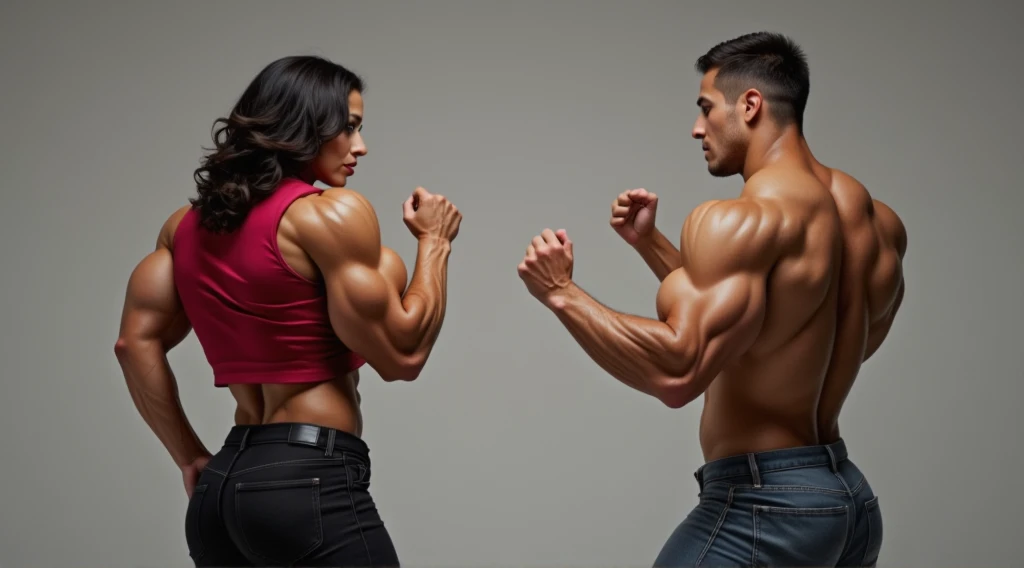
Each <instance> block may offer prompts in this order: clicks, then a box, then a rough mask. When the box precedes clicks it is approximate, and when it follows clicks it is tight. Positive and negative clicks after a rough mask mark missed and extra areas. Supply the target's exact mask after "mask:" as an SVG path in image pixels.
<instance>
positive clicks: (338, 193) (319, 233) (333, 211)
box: [282, 188, 380, 257]
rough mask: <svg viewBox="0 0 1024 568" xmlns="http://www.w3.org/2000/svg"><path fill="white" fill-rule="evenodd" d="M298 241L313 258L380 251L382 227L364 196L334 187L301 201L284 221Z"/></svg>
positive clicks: (287, 213) (291, 208) (290, 209)
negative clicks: (341, 253) (321, 255)
mask: <svg viewBox="0 0 1024 568" xmlns="http://www.w3.org/2000/svg"><path fill="white" fill-rule="evenodd" d="M282 221H286V222H287V223H288V224H289V225H291V228H292V230H293V231H294V234H295V238H296V240H297V241H298V242H299V243H300V244H301V245H302V248H304V249H306V251H307V252H308V253H309V254H310V255H311V256H313V257H317V256H318V253H319V254H328V253H330V254H335V255H336V254H338V253H340V252H342V251H345V252H346V253H352V254H360V253H364V252H371V253H372V252H373V251H375V250H376V251H378V253H379V249H380V225H379V223H378V221H377V214H376V212H375V211H374V209H373V205H371V204H370V201H369V200H368V199H366V197H365V196H363V195H362V194H360V193H359V192H357V191H354V190H351V189H347V188H332V189H327V190H324V191H323V192H320V193H316V194H311V195H308V196H306V197H303V198H300V199H298V200H296V201H295V203H294V204H292V206H291V207H289V208H288V211H286V213H285V219H283V220H282Z"/></svg>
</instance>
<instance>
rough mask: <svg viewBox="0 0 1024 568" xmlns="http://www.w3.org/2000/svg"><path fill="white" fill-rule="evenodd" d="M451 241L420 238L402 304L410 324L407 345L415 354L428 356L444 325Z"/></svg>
mask: <svg viewBox="0 0 1024 568" xmlns="http://www.w3.org/2000/svg"><path fill="white" fill-rule="evenodd" d="M451 248H452V245H451V242H449V241H448V240H445V239H438V238H434V239H430V238H425V239H420V240H419V248H418V251H417V254H416V268H415V269H414V270H413V274H412V279H411V280H410V282H409V287H408V289H406V291H405V294H404V295H403V296H402V305H403V306H404V308H405V311H406V313H407V314H408V316H409V319H408V321H409V322H410V323H411V325H410V326H409V327H408V328H407V330H406V332H407V338H406V345H407V346H409V347H410V349H409V351H410V352H411V353H414V354H419V355H422V356H425V355H426V353H427V352H429V351H430V349H431V348H432V347H433V345H434V342H435V341H436V340H437V336H438V335H439V334H440V332H441V325H442V324H443V323H444V314H445V309H446V307H447V303H448V257H449V255H450V254H451Z"/></svg>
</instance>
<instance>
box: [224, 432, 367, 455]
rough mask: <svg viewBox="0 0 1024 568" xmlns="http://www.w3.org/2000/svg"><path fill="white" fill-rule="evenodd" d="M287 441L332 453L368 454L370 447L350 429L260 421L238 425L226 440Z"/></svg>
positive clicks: (236, 442)
mask: <svg viewBox="0 0 1024 568" xmlns="http://www.w3.org/2000/svg"><path fill="white" fill-rule="evenodd" d="M243 440H244V442H245V446H252V445H257V444H281V443H287V444H292V445H297V446H309V447H313V448H319V449H321V450H324V451H325V455H328V456H329V455H331V454H332V453H333V451H334V450H345V451H349V452H356V453H359V454H363V455H367V454H369V448H368V447H367V445H366V442H364V441H363V440H362V439H360V438H359V437H357V436H354V435H352V434H350V433H348V432H344V431H341V430H337V429H335V428H328V427H326V426H317V425H316V424H261V425H257V426H235V427H233V428H232V429H231V432H229V433H228V436H227V438H226V439H225V440H224V445H225V446H241V445H242V442H243Z"/></svg>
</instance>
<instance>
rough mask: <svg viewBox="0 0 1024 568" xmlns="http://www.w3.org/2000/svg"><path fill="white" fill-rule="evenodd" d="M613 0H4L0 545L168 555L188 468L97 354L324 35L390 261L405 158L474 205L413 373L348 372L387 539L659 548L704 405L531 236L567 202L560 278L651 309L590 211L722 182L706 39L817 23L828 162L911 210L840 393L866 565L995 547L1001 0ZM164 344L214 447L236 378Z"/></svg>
mask: <svg viewBox="0 0 1024 568" xmlns="http://www.w3.org/2000/svg"><path fill="white" fill-rule="evenodd" d="M631 4H632V5H627V3H626V2H619V3H611V2H598V1H592V0H583V1H579V2H575V1H570V0H561V1H558V2H545V3H541V2H532V3H527V2H522V1H519V0H517V1H516V2H511V1H507V2H492V1H484V0H472V1H466V2H445V1H441V0H432V1H430V2H425V1H424V2H417V3H404V2H403V3H400V2H395V1H389V2H374V3H371V2H368V1H367V2H350V3H349V2H346V3H342V2H330V3H328V2H312V1H304V2H301V3H300V2H295V3H284V2H252V1H247V2H237V3H234V2H227V1H220V2H211V3H206V2H192V3H188V4H186V3H183V2H161V3H153V2H149V3H146V2H140V3H130V2H121V3H117V2H112V1H104V2H89V3H85V2H82V3H77V2H74V3H72V2H68V3H65V4H60V5H58V4H56V3H53V2H48V3H39V2H37V3H34V4H30V3H29V2H10V1H8V2H5V3H4V5H3V8H2V9H0V20H2V24H0V46H2V53H3V58H2V63H0V65H2V67H0V76H2V83H3V89H2V95H0V96H2V106H0V121H2V122H0V126H2V130H0V156H2V160H3V162H2V172H3V176H2V178H3V181H2V184H3V198H4V199H3V202H2V205H3V206H2V208H0V215H2V218H0V254H2V256H0V263H2V266H3V268H2V270H0V274H2V276H0V279H2V282H3V294H2V297H0V301H2V305H3V316H4V317H3V323H2V326H3V328H2V330H3V331H2V333H3V336H2V337H3V341H0V360H2V362H3V391H2V396H0V420H2V422H0V424H2V426H3V434H2V435H0V439H2V441H0V455H2V456H3V465H2V470H0V471H2V479H0V481H2V482H0V503H2V504H3V506H2V508H0V511H2V512H0V564H2V565H3V566H4V567H5V568H7V567H23V566H24V567H28V566H32V567H42V566H58V565H70V566H101V565H102V566H110V567H121V566H152V567H158V566H160V567H162V566H188V565H189V559H188V557H187V553H186V549H185V544H184V537H183V528H182V527H183V518H184V511H185V504H186V500H185V496H184V492H183V489H182V487H181V479H180V475H179V472H178V470H177V469H176V468H175V467H174V464H173V463H172V462H171V460H170V459H169V458H168V456H167V455H166V453H165V452H164V450H163V449H162V448H161V447H160V445H159V443H158V442H157V439H156V438H155V436H153V435H152V434H151V433H150V432H149V430H148V429H147V428H146V426H145V424H144V423H143V421H142V420H141V418H139V416H138V415H137V413H136V411H135V409H134V408H133V406H132V402H131V399H130V397H129V395H128V392H127V390H126V388H125V386H124V383H123V379H122V377H121V374H120V371H119V369H118V365H117V362H116V360H115V359H114V356H113V345H114V340H115V338H116V334H117V328H118V317H119V313H120V309H121V302H122V300H123V294H124V287H125V283H126V280H127V277H128V274H129V272H130V271H131V269H132V267H133V266H134V265H135V263H136V262H138V261H139V260H140V259H141V258H142V256H143V255H145V254H146V253H147V252H149V251H150V250H151V249H152V247H153V244H154V242H155V238H156V234H157V230H158V229H159V227H160V224H161V223H162V222H163V220H164V219H165V218H166V217H167V216H168V215H169V214H170V212H171V211H173V210H174V209H175V208H177V207H178V206H180V205H182V204H184V202H185V199H186V198H187V197H188V196H189V195H190V194H191V193H192V192H193V190H194V186H193V185H192V181H191V179H192V178H191V174H192V169H193V168H194V167H195V166H196V165H197V160H198V158H199V156H200V152H201V146H203V145H205V144H209V131H210V126H211V123H212V121H213V119H214V118H215V117H217V116H222V115H223V114H224V113H226V112H227V111H228V109H229V108H230V106H231V104H232V103H233V102H234V100H235V98H236V97H237V96H238V95H239V94H240V93H241V91H242V89H243V88H244V87H245V85H246V84H247V82H248V81H249V80H250V79H251V78H252V77H253V76H254V75H255V74H256V72H257V71H258V70H259V69H260V68H261V67H262V66H264V65H265V64H267V63H269V62H270V61H271V60H273V59H275V58H277V57H280V56H283V55H286V54H295V53H315V54H321V55H325V56H328V57H329V58H331V59H334V60H336V61H338V62H341V63H343V64H345V65H347V66H350V67H352V68H353V69H355V70H356V71H357V72H359V73H361V74H362V75H363V76H364V77H365V78H366V80H367V83H368V90H367V91H366V94H365V97H366V128H365V130H364V135H365V137H366V140H367V142H368V144H369V148H370V154H369V156H368V157H366V158H364V159H361V160H360V167H359V170H358V174H357V175H356V177H354V178H353V179H352V182H351V185H350V187H352V188H355V189H358V190H361V191H363V192H365V194H366V195H367V196H368V197H369V199H370V200H371V201H372V202H373V204H374V206H375V207H376V208H377V210H378V212H379V214H380V215H381V225H382V229H383V231H384V236H385V238H384V240H385V243H386V244H388V245H390V246H392V247H394V248H395V249H396V250H397V251H398V252H399V253H400V254H401V255H402V256H403V257H404V258H405V260H406V262H407V263H408V264H410V265H411V263H412V262H413V259H414V254H415V247H414V244H415V243H414V240H413V239H412V237H411V236H410V235H409V234H408V232H407V230H406V228H405V226H404V225H403V223H402V220H401V203H402V201H403V200H404V199H405V198H406V197H407V196H408V194H409V193H410V192H411V191H412V189H413V188H414V187H415V186H416V185H418V184H422V185H424V186H425V187H427V188H429V189H431V190H433V191H436V192H440V193H443V194H445V195H447V196H450V197H451V198H452V200H453V201H454V202H455V203H456V204H457V205H458V206H459V207H460V209H461V210H462V211H463V212H464V214H465V220H464V222H463V225H462V233H461V235H460V236H459V238H458V240H457V241H456V243H455V245H454V248H453V253H452V256H451V280H450V282H451V295H450V298H451V302H450V307H449V311H448V320H447V323H446V324H445V326H444V329H443V332H442V336H441V339H440V342H439V344H438V345H437V348H436V349H435V351H434V355H433V358H432V359H431V360H430V362H429V364H428V366H427V368H426V370H425V371H424V373H423V375H422V377H421V378H420V379H419V380H418V381H417V382H415V383H412V384H404V383H403V384H385V383H382V382H381V381H379V379H378V378H377V376H376V375H375V374H374V373H373V372H372V371H369V370H368V371H366V372H365V374H364V379H363V387H362V389H363V393H364V402H363V405H364V407H365V413H366V432H365V437H366V439H367V441H368V443H369V444H370V446H371V448H372V457H373V460H374V468H375V469H374V478H373V479H374V481H373V488H372V489H373V493H374V495H375V496H376V499H377V502H378V505H379V508H380V511H381V513H382V515H383V517H384V519H385V521H386V523H387V525H388V527H389V528H390V529H391V531H392V534H393V536H394V539H395V541H396V543H397V546H398V548H399V552H400V555H401V557H402V559H403V560H404V561H405V563H406V564H407V565H409V566H442V565H443V566H460V565H461V566H470V565H474V566H497V565H504V566H513V565H514V566H540V565H556V564H557V565H575V566H584V565H585V566H611V565H619V566H646V565H650V563H651V562H652V561H653V559H654V557H655V555H656V554H657V552H658V549H659V548H660V546H661V545H662V543H663V542H664V540H665V538H666V537H667V536H668V534H669V532H670V531H671V530H672V529H673V528H674V527H675V525H676V524H677V523H678V522H679V521H680V520H681V519H682V518H683V516H684V515H685V514H686V513H687V512H688V510H689V509H690V507H691V506H693V505H694V504H695V502H696V485H695V482H694V479H693V476H692V472H693V470H694V469H695V468H696V467H698V466H699V465H700V463H701V456H700V450H699V447H698V444H697V431H696V429H697V423H698V416H699V413H700V404H699V403H694V404H692V405H690V406H689V407H687V408H684V409H682V410H678V411H672V410H670V409H668V408H666V407H664V406H662V405H661V403H659V402H657V401H656V400H654V399H653V398H648V397H645V396H643V395H640V394H638V393H636V392H634V391H632V390H631V389H629V388H627V387H625V386H623V385H621V384H619V383H617V382H616V381H614V380H613V379H611V378H609V377H607V376H606V375H604V374H603V373H602V372H601V371H600V370H599V368H598V367H597V366H596V365H595V364H593V363H591V362H590V360H589V359H588V358H587V357H586V356H585V355H584V354H583V352H582V350H581V349H579V348H577V346H576V345H575V343H574V342H573V340H572V339H571V338H570V336H569V334H568V333H567V332H565V331H564V330H563V329H562V328H561V326H560V325H559V324H558V322H557V320H556V319H555V318H554V316H552V315H551V314H550V313H548V312H547V311H545V310H544V309H543V308H542V307H541V306H540V305H539V304H538V303H537V302H535V301H534V300H533V298H532V297H531V296H529V294H528V293H527V292H526V290H525V288H524V286H523V284H522V282H521V281H520V280H519V278H518V277H517V274H516V265H517V263H518V262H519V261H520V259H521V256H522V254H523V251H524V249H525V247H526V245H527V243H528V240H529V239H530V238H531V237H532V236H533V235H534V234H536V233H537V232H538V231H540V230H541V229H543V228H545V227H552V228H565V229H567V230H568V231H569V234H570V236H571V237H572V238H573V240H574V242H575V243H576V254H577V264H576V277H577V280H578V282H579V283H580V284H581V285H582V286H583V287H584V288H585V289H587V290H589V291H590V292H591V293H593V294H594V295H595V296H596V297H597V298H598V299H599V300H601V301H603V302H605V303H607V304H610V305H611V306H612V307H614V308H616V309H619V310H623V311H628V312H633V313H638V314H642V315H648V316H653V315H654V294H655V290H656V287H657V281H656V280H655V279H654V277H653V276H652V275H651V274H650V273H649V272H648V271H647V269H646V268H645V266H644V264H643V262H642V261H641V260H640V258H639V257H638V256H637V255H636V254H635V253H634V252H633V251H632V250H631V249H629V247H627V246H626V245H625V244H624V243H623V242H621V241H620V240H619V238H618V237H617V236H616V235H615V234H614V233H613V232H612V231H611V229H610V228H609V227H608V213H609V205H610V203H611V200H612V199H613V198H614V196H615V195H616V194H617V193H618V192H620V191H622V190H624V189H629V188H633V187H646V188H648V189H650V190H651V191H655V192H657V193H658V194H660V195H661V196H662V206H661V211H660V214H659V219H658V224H659V226H660V227H661V228H662V230H664V231H666V233H669V234H672V235H675V234H677V233H678V230H679V226H680V224H681V223H682V220H683V218H684V216H685V215H686V213H687V212H688V211H689V210H690V209H692V208H693V207H694V206H696V205H697V204H698V203H699V202H701V201H702V200H705V199H709V198H714V197H718V196H729V195H733V194H735V193H736V192H737V191H738V190H739V188H740V185H741V180H740V179H739V178H731V179H724V180H721V179H712V178H711V177H710V176H709V175H708V174H707V172H706V166H705V163H704V161H703V158H702V155H701V152H700V149H699V144H698V143H697V142H696V141H693V140H692V139H691V138H690V136H689V134H690V129H691V126H692V124H693V120H694V118H695V117H696V113H697V107H696V105H695V99H696V96H697V89H698V81H699V77H698V76H697V75H696V73H695V72H693V70H692V65H693V61H694V59H695V58H696V57H697V56H698V55H700V54H701V53H703V52H704V51H705V50H706V49H707V48H709V47H710V46H711V45H713V44H715V43H717V42H719V41H722V40H725V39H729V38H731V37H734V36H736V35H739V34H742V33H746V32H750V31H755V30H759V29H771V30H776V31H781V32H785V33H788V34H792V35H793V36H794V37H795V38H796V39H797V40H798V41H799V42H801V43H802V45H803V46H804V47H805V48H806V50H807V53H808V55H809V58H810V65H811V70H812V71H811V77H812V88H811V99H810V104H809V107H808V109H807V134H808V138H809V141H810V143H811V145H812V146H813V148H814V150H815V151H816V152H817V154H818V155H819V157H820V158H821V159H822V160H823V161H824V162H826V163H828V164H831V165H835V166H838V167H841V168H844V169H846V170H848V171H850V172H852V173H853V174H854V175H856V176H858V177H859V178H860V179H861V180H863V181H864V183H865V184H867V186H868V187H869V188H870V189H871V190H872V191H873V192H874V194H875V196H877V197H878V198H880V199H882V200H884V201H886V202H888V203H889V204H891V205H892V206H893V207H894V208H895V210H896V211H897V212H898V213H899V214H900V215H901V216H902V217H903V219H904V221H905V223H906V225H907V227H908V229H909V235H910V252H909V255H908V257H907V261H906V274H907V281H908V286H909V288H908V293H907V297H906V302H905V305H904V308H903V311H902V313H901V315H900V317H899V318H898V321H897V322H896V324H895V326H894V328H893V330H892V334H891V336H890V338H889V340H888V342H887V344H886V345H885V346H884V347H883V348H882V350H881V352H880V353H879V354H878V355H877V356H876V357H875V358H874V359H873V360H872V361H870V362H869V363H868V364H867V365H866V366H865V367H864V370H863V372H862V373H861V377H862V378H861V381H860V384H859V385H858V386H857V387H856V389H855V390H854V392H853V394H852V395H851V397H850V400H849V403H848V404H847V407H846V412H845V414H844V419H843V421H842V429H843V433H844V434H845V437H846V438H847V440H848V442H849V444H850V447H851V449H852V452H853V456H854V458H855V459H856V460H857V462H858V463H859V464H860V466H861V467H862V468H863V469H864V470H865V471H866V472H867V473H868V475H869V476H870V480H871V483H872V484H874V486H875V489H876V491H877V492H878V493H879V494H880V495H881V499H882V501H881V503H882V508H883V510H884V513H885V523H886V525H885V530H886V535H885V544H884V546H883V550H882V563H883V564H884V565H888V566H898V565H920V566H925V565H928V566H938V565H945V566H956V565H977V566H981V565H1012V564H1016V563H1017V562H1015V556H1018V555H1019V540H1018V539H1019V535H1020V531H1021V529H1022V528H1024V527H1022V521H1021V516H1020V511H1021V509H1022V508H1024V501H1022V498H1021V492H1020V491H1019V490H1018V488H1017V481H1018V480H1019V477H1018V475H1019V474H1020V471H1021V461H1020V457H1019V450H1014V449H1013V448H1019V447H1020V440H1019V436H1020V434H1021V428H1020V420H1019V418H1018V417H1017V416H1016V415H1015V412H1016V410H1017V408H1018V407H1019V406H1020V400H1021V385H1020V383H1021V378H1022V373H1021V366H1020V363H1019V360H1020V347H1019V339H1016V340H1015V339H1013V337H1014V336H1015V334H1016V333H1017V332H1019V330H1020V322H1021V321H1022V319H1024V310H1022V308H1021V301H1020V295H1019V294H1020V293H1019V291H1016V290H1015V288H1016V287H1017V286H1018V285H1019V282H1020V280H1021V277H1022V276H1024V270H1022V261H1021V253H1020V250H1019V249H1018V248H1017V247H1016V246H1015V245H1014V244H1013V243H1014V242H1016V243H1020V242H1021V236H1022V228H1021V227H1022V223H1021V222H1020V219H1019V215H1020V210H1019V209H1017V208H1018V207H1021V206H1024V200H1022V198H1021V195H1020V184H1019V182H1018V181H1017V179H1016V178H1015V177H1014V175H1013V174H1014V170H1017V169H1019V167H1020V165H1021V150H1020V147H1021V146H1020V141H1019V134H1020V132H1021V131H1022V127H1024V124H1022V119H1021V112H1020V96H1021V86H1022V82H1021V78H1020V59H1019V57H1020V53H1021V51H1022V49H1021V48H1022V40H1021V39H1019V36H1016V34H1017V33H1018V32H1019V27H1015V25H1014V22H1016V24H1017V25H1019V23H1020V22H1021V8H1019V7H1015V6H1013V5H1012V4H1011V3H1010V2H1005V3H1003V4H1001V5H996V4H991V3H990V4H989V5H985V3H984V2H970V3H964V4H963V5H962V6H961V7H943V6H940V5H938V4H935V3H928V4H927V8H926V9H921V7H920V6H921V4H919V3H911V2H907V3H905V5H896V6H894V5H893V4H891V3H888V2H857V3H856V4H854V3H839V2H828V3H825V2H821V3H818V2H803V3H797V2H789V3H781V2H777V1H776V2H771V3H766V2H749V3H740V2H699V3H698V2H693V3H683V2H643V3H640V2H637V3H631ZM914 4H917V5H918V7H916V8H915V7H914ZM1015 182H1016V183H1015ZM171 362H172V365H173V368H174V370H175V371H176V372H177V375H178V378H179V382H180V385H181V397H182V399H183V402H184V406H185V408H186V410H187V412H188V415H189V417H190V418H191V419H192V421H193V423H194V424H195V426H196V428H197V430H198V431H199V433H200V435H201V436H202V437H203V439H204V440H205V441H206V442H207V444H208V445H209V447H210V448H211V450H216V448H217V447H218V444H219V442H220V441H221V439H222V437H223V435H224V434H225V432H226V430H227V428H228V427H229V425H230V421H231V418H232V408H233V407H232V404H231V399H230V397H229V394H228V393H227V392H226V391H222V390H214V388H213V387H212V386H211V385H212V378H211V372H210V370H209V367H208V366H207V364H206V363H205V362H204V360H203V359H202V353H201V351H200V349H199V346H198V344H197V342H196V341H195V338H194V336H191V337H190V338H189V339H188V340H187V341H186V342H185V343H184V344H183V345H182V346H181V347H179V348H178V349H177V350H175V351H173V352H172V355H171ZM972 517H973V518H972ZM1015 553H1016V554H1015Z"/></svg>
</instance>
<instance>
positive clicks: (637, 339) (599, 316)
mask: <svg viewBox="0 0 1024 568" xmlns="http://www.w3.org/2000/svg"><path fill="white" fill-rule="evenodd" d="M549 308H550V309H551V311H552V312H554V314H555V315H556V316H557V317H558V319H559V321H561V322H562V325H564V326H565V328H566V329H567V330H568V331H569V333H570V334H571V335H572V336H573V338H574V339H575V340H576V342H577V343H578V344H579V345H580V347H582V348H583V350H584V351H585V352H586V353H587V355H589V356H590V358H591V359H593V360H594V362H595V363H597V364H598V365H599V366H600V367H601V368H602V369H604V370H605V371H606V372H608V373H609V374H611V375H612V376H613V377H615V378H616V379H618V380H619V381H620V382H622V383H624V384H626V385H628V386H630V387H633V388H634V389H636V390H638V391H640V392H643V393H646V394H649V395H651V396H653V397H655V398H658V399H659V400H664V399H665V395H666V391H667V389H668V388H670V387H671V386H673V385H675V384H677V383H678V380H677V379H676V378H677V377H681V376H684V374H685V373H686V371H688V364H687V359H688V358H687V357H686V356H685V354H684V353H682V352H681V350H680V349H679V346H680V345H681V343H680V339H679V337H678V335H677V333H676V332H675V330H673V329H672V328H671V327H669V326H668V324H665V323H663V322H660V321H657V320H652V319H647V318H642V317H638V316H632V315H628V314H622V313H619V312H616V311H614V310H611V309H609V308H607V307H605V306H604V305H602V304H600V303H599V302H597V300H595V299H593V298H592V297H590V296H589V295H588V294H587V293H586V292H584V291H583V290H581V289H580V288H578V287H577V286H576V285H574V284H573V285H570V287H569V288H568V289H566V290H565V291H564V292H561V293H559V294H557V295H556V296H554V297H553V299H552V301H551V302H550V305H549Z"/></svg>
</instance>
